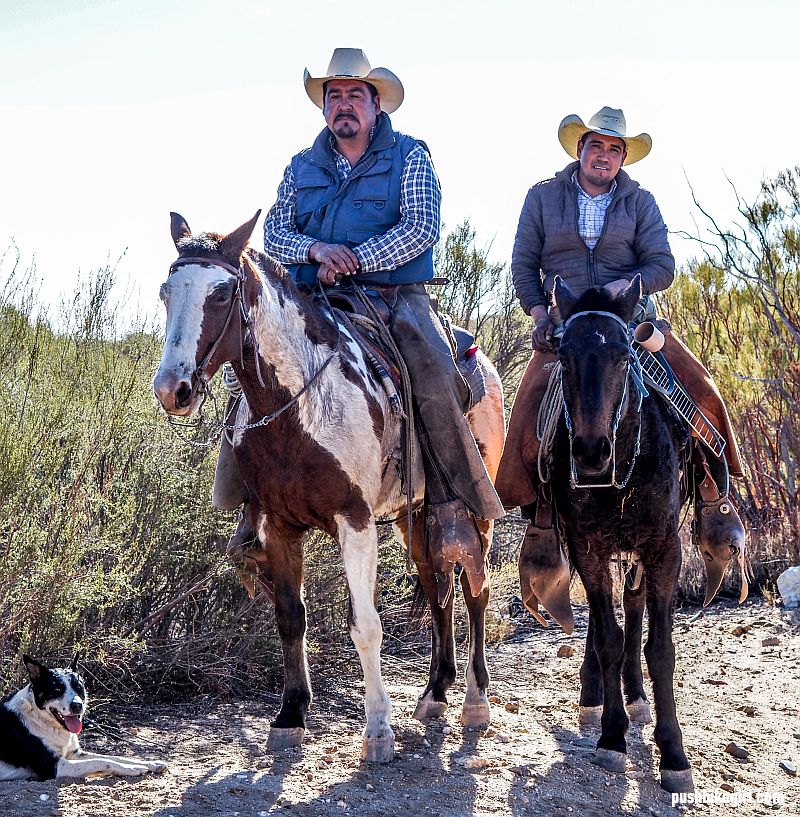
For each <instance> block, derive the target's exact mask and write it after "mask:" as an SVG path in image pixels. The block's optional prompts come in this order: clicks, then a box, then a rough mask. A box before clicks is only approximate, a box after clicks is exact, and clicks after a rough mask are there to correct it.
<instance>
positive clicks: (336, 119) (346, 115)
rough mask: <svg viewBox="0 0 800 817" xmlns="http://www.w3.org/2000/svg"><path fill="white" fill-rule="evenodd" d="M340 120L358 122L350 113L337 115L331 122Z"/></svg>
mask: <svg viewBox="0 0 800 817" xmlns="http://www.w3.org/2000/svg"><path fill="white" fill-rule="evenodd" d="M340 119H354V120H355V121H356V122H357V121H358V118H357V117H356V116H355V115H354V114H352V113H337V114H336V116H335V117H334V118H333V121H334V122H338V121H339V120H340Z"/></svg>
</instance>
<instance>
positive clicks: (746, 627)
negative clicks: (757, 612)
mask: <svg viewBox="0 0 800 817" xmlns="http://www.w3.org/2000/svg"><path fill="white" fill-rule="evenodd" d="M752 629H753V625H752V624H740V625H739V626H738V627H734V628H733V629H732V630H731V633H732V634H733V635H744V634H745V633H749V632H750V630H752Z"/></svg>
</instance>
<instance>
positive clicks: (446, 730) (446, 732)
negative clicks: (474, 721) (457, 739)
mask: <svg viewBox="0 0 800 817" xmlns="http://www.w3.org/2000/svg"><path fill="white" fill-rule="evenodd" d="M452 731H453V729H452V727H450V726H443V727H442V734H443V735H449V734H450V733H451V732H452Z"/></svg>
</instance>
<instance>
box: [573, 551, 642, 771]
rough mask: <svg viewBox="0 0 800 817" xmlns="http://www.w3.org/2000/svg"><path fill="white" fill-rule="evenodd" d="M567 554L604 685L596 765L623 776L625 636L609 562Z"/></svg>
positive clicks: (592, 554) (588, 554)
mask: <svg viewBox="0 0 800 817" xmlns="http://www.w3.org/2000/svg"><path fill="white" fill-rule="evenodd" d="M570 551H571V553H572V556H573V561H574V563H575V565H576V567H577V568H578V573H579V575H580V577H581V581H582V582H583V586H584V587H585V588H586V595H587V597H588V599H589V608H590V611H591V616H592V619H593V624H594V638H593V643H594V651H595V653H596V654H597V660H598V662H599V664H600V674H601V677H602V682H603V715H602V718H601V721H600V726H601V732H600V740H599V741H598V742H597V749H596V751H595V762H596V763H597V764H598V765H599V766H602V767H603V768H605V769H608V770H609V771H613V772H624V771H625V765H626V761H627V756H626V744H625V732H626V731H627V729H628V716H627V715H626V714H625V707H624V705H623V702H622V688H621V686H620V672H621V669H622V654H623V649H624V636H623V633H622V628H621V627H620V626H619V624H617V619H616V616H615V615H614V603H613V599H612V594H611V574H610V572H609V569H608V559H607V558H602V557H600V556H599V555H598V554H597V553H596V548H595V547H591V548H586V547H585V546H581V547H578V548H572V547H570ZM587 649H588V647H587Z"/></svg>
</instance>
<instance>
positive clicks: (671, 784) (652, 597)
mask: <svg viewBox="0 0 800 817" xmlns="http://www.w3.org/2000/svg"><path fill="white" fill-rule="evenodd" d="M675 540H676V541H675V544H674V547H673V548H672V551H671V552H672V555H671V556H670V557H668V558H669V562H670V563H669V564H665V563H661V564H659V565H656V566H653V565H648V568H647V570H648V582H647V614H648V617H649V632H648V636H647V643H646V644H645V647H644V654H645V658H646V659H647V666H648V668H649V670H650V679H651V681H652V682H653V697H654V699H655V705H656V728H655V733H654V737H655V740H656V743H657V744H658V748H659V750H660V752H661V762H660V764H659V767H660V769H661V788H662V789H665V790H666V791H669V792H686V791H692V790H693V789H694V784H693V783H692V772H691V769H690V768H689V761H688V759H687V757H686V753H685V752H684V750H683V736H682V735H681V728H680V726H679V725H678V715H677V713H676V711H675V694H674V690H673V682H674V673H675V645H674V644H673V641H672V602H673V598H674V595H675V586H676V584H677V580H678V571H679V570H680V544H679V543H678V541H677V536H676V537H675Z"/></svg>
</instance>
